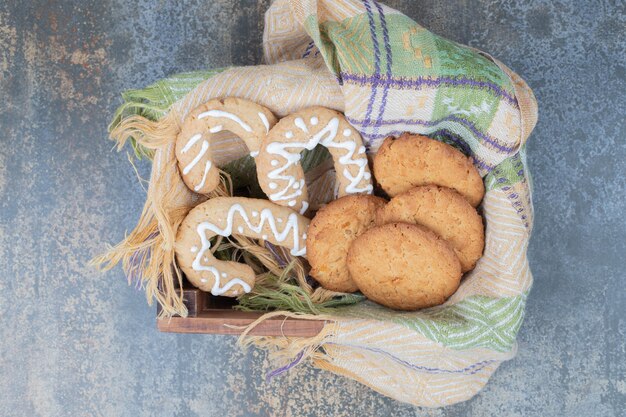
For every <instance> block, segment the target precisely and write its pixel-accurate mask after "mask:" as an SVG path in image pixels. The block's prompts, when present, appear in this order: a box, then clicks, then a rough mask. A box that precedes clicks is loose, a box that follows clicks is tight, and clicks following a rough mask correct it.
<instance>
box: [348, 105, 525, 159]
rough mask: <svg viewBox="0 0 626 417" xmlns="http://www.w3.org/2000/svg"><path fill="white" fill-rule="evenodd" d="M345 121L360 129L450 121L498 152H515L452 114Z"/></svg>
mask: <svg viewBox="0 0 626 417" xmlns="http://www.w3.org/2000/svg"><path fill="white" fill-rule="evenodd" d="M346 119H347V120H348V121H349V122H350V123H351V124H353V125H359V126H362V127H381V126H389V125H398V124H404V125H417V126H436V125H438V124H439V123H441V122H447V121H452V122H456V123H459V124H462V125H464V126H465V127H467V128H468V129H470V130H471V131H472V133H474V135H476V136H477V137H478V138H480V139H481V140H483V141H484V142H486V143H488V144H489V145H491V146H492V147H493V148H495V149H497V150H498V151H501V152H506V153H510V152H513V151H514V150H515V148H512V147H510V146H506V145H502V144H501V143H500V141H499V140H498V139H496V138H494V137H491V136H489V135H487V134H486V133H483V132H481V131H480V130H478V128H477V127H476V126H475V125H474V124H473V123H472V122H470V121H469V120H466V119H462V118H460V117H457V116H455V115H454V114H451V115H449V116H446V117H443V118H441V119H437V120H421V119H393V120H383V121H381V122H378V121H371V120H369V121H368V120H366V119H364V120H359V119H354V118H348V117H346Z"/></svg>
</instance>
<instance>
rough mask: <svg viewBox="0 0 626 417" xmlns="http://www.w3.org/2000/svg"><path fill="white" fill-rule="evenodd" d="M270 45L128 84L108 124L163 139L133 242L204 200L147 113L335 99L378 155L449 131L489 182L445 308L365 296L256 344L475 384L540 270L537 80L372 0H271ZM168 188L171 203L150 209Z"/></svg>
mask: <svg viewBox="0 0 626 417" xmlns="http://www.w3.org/2000/svg"><path fill="white" fill-rule="evenodd" d="M263 46H264V53H265V61H266V64H267V65H259V66H252V67H238V68H226V69H221V70H214V71H207V72H196V73H189V74H184V75H179V76H175V77H172V78H168V79H165V80H162V81H160V82H158V83H156V84H155V85H153V86H151V87H148V88H146V89H143V90H135V91H131V92H127V93H126V95H125V100H126V103H125V104H124V105H123V106H122V107H121V108H120V110H119V112H118V114H117V115H116V119H115V121H114V124H113V127H114V132H115V129H117V136H118V138H119V137H122V138H129V137H141V138H142V140H141V141H140V142H142V143H144V144H146V143H148V144H152V145H153V146H152V148H153V149H156V154H155V158H154V164H153V171H152V177H151V181H150V189H149V194H148V202H147V203H146V208H145V209H144V215H143V216H142V219H144V220H143V225H142V224H140V225H138V229H140V228H141V227H142V226H143V229H145V230H147V231H146V232H145V233H143V234H139V235H138V237H137V239H136V243H135V246H133V247H136V248H137V249H138V250H139V249H141V248H145V247H146V245H152V247H153V248H156V247H157V246H158V247H159V248H164V249H159V250H164V251H168V250H170V251H171V249H172V247H173V246H172V245H173V241H172V237H171V236H173V230H175V228H176V227H177V224H178V223H179V222H180V220H181V219H180V218H176V217H175V216H174V215H172V214H171V213H174V212H176V208H177V207H179V206H180V207H185V206H187V207H188V206H190V205H193V204H195V201H196V200H197V198H198V197H197V196H195V195H194V194H192V193H191V192H190V191H189V190H188V189H187V188H186V187H184V185H183V184H182V182H181V180H180V178H179V175H178V174H177V171H176V163H175V159H174V154H173V141H174V139H175V136H176V135H175V134H174V133H173V132H174V131H169V132H168V131H167V129H165V131H163V130H161V131H158V132H157V131H156V130H155V128H154V126H152V125H150V124H149V123H148V120H152V121H157V120H158V121H159V122H162V121H163V120H166V119H167V118H169V119H170V121H173V125H174V126H178V125H179V124H180V122H182V120H183V119H184V118H185V116H186V115H187V114H188V113H189V112H190V111H191V110H192V109H193V108H195V107H196V106H198V105H200V104H201V103H204V102H206V101H207V100H209V99H212V98H216V97H226V96H236V97H241V98H245V99H248V100H252V101H255V102H258V103H260V104H262V105H264V106H266V107H268V108H269V109H271V110H272V111H273V112H274V113H275V114H276V115H277V116H279V117H282V116H284V115H287V114H289V113H291V112H293V111H296V110H299V109H302V108H305V107H309V106H313V105H319V106H326V107H330V108H334V109H336V110H339V111H342V112H344V113H345V114H346V116H347V118H348V120H349V121H350V123H351V124H352V125H354V126H355V127H356V128H357V129H358V130H359V131H360V132H361V135H362V136H363V138H364V141H365V142H366V144H367V150H368V152H369V153H371V154H374V153H375V152H376V151H377V149H378V147H379V146H380V144H381V143H382V141H383V140H384V138H385V137H387V136H389V135H398V134H400V133H402V132H407V131H408V132H414V133H420V134H425V135H428V136H430V137H433V138H436V139H438V140H441V141H444V142H446V143H450V144H452V145H453V146H456V147H457V148H459V149H461V150H462V151H463V152H465V153H466V154H468V155H470V156H471V158H472V159H473V161H474V164H475V165H476V167H477V168H478V169H479V171H480V173H481V175H482V176H483V178H484V181H485V187H486V194H485V198H484V200H483V203H482V205H481V207H480V210H481V211H482V214H483V215H484V219H485V224H486V239H485V253H484V256H483V258H482V259H480V261H479V262H478V264H477V266H476V268H475V269H474V270H473V271H472V272H470V273H468V274H467V275H466V276H465V278H464V280H463V282H462V284H461V287H460V288H459V290H458V291H457V292H456V293H455V294H454V295H453V296H452V297H451V298H450V299H449V300H448V301H447V302H446V303H445V304H444V305H441V306H438V307H434V308H430V309H426V310H421V311H417V312H397V311H392V310H389V309H386V308H384V307H381V306H378V305H376V304H374V303H371V302H367V301H366V302H362V303H359V304H356V305H352V306H348V307H342V308H338V309H336V310H335V312H334V313H333V314H331V316H330V317H326V319H327V324H326V327H325V328H324V331H323V332H322V334H321V335H320V336H318V337H316V338H312V339H310V340H306V339H305V340H302V339H285V338H265V339H255V343H257V344H258V345H260V346H270V347H274V348H275V349H276V348H277V349H279V351H280V352H282V354H283V357H285V356H287V357H291V359H292V362H291V363H290V364H289V365H288V366H286V367H285V368H284V369H288V368H289V367H291V366H292V365H294V364H296V363H298V362H299V361H301V360H302V359H303V358H305V357H308V358H310V359H311V360H312V361H313V363H314V365H315V366H318V367H320V368H322V369H326V370H329V371H332V372H335V373H338V374H341V375H344V376H346V377H349V378H353V379H355V380H357V381H360V382H362V383H363V384H366V385H367V386H369V387H371V388H373V389H375V390H376V391H379V392H381V393H383V394H385V395H388V396H390V397H392V398H395V399H397V400H400V401H404V402H407V403H411V404H414V405H419V406H428V407H437V406H443V405H447V404H452V403H456V402H459V401H463V400H466V399H468V398H470V397H472V396H473V395H474V394H476V393H477V392H478V391H479V390H480V389H481V388H482V387H483V386H484V385H485V383H486V382H487V380H488V378H489V377H490V375H491V374H492V373H493V372H494V371H495V370H496V368H497V367H498V366H499V364H500V363H501V362H502V361H504V360H507V359H510V358H512V357H513V356H514V355H515V350H516V343H515V338H516V334H517V332H518V329H519V327H520V325H521V322H522V319H523V316H524V306H525V301H526V297H527V295H528V292H529V290H530V287H531V283H532V276H531V272H530V270H529V266H528V260H527V257H526V251H527V246H528V241H529V237H530V232H531V228H532V220H533V211H532V199H531V188H530V175H529V172H528V167H527V163H526V154H525V146H524V145H525V142H526V140H527V139H528V136H529V135H530V132H531V131H532V129H533V128H534V126H535V123H536V120H537V105H536V102H535V99H534V96H533V94H532V91H531V90H530V89H529V88H528V86H527V85H526V84H525V83H524V81H523V80H522V79H521V78H519V77H518V76H517V75H516V74H515V73H513V72H512V71H511V70H509V69H508V68H507V67H505V66H504V65H503V64H502V63H500V62H498V61H497V60H495V59H494V58H492V57H490V56H488V55H487V54H484V53H482V52H480V51H477V50H474V49H472V48H469V47H466V46H462V45H459V44H456V43H454V42H452V41H449V40H446V39H443V38H441V37H439V36H437V35H435V34H433V33H431V32H429V31H428V30H426V29H424V28H423V27H421V26H419V25H418V24H416V23H415V22H414V21H413V20H411V19H410V18H408V17H407V16H405V15H403V14H402V13H400V12H398V11H396V10H393V9H391V8H389V7H387V6H385V5H383V4H381V3H378V2H377V1H374V0H342V1H333V0H276V1H275V2H274V3H273V4H272V5H271V7H270V9H269V10H268V11H267V13H266V15H265V33H264V38H263ZM137 116H139V117H140V118H141V117H143V118H145V119H146V120H147V121H146V122H145V123H142V122H140V121H138V120H139V119H137ZM120 129H121V131H120ZM120 132H121V133H120ZM163 132H165V133H163ZM122 142H123V140H122ZM214 142H215V145H212V146H214V158H215V160H216V163H217V164H218V165H220V166H221V165H224V164H227V163H229V162H230V161H233V160H236V159H238V158H241V157H242V156H244V155H246V149H245V147H242V145H241V143H240V142H239V141H237V140H236V139H235V138H232V137H229V136H228V133H224V134H223V135H222V136H220V137H218V138H217V139H215V140H214ZM138 149H143V148H141V147H138ZM164 183H165V184H167V186H166V187H164V186H163V184H164ZM172 189H173V190H174V191H172ZM166 193H167V195H168V196H169V197H171V196H172V195H174V196H175V197H176V198H174V199H173V200H174V201H175V202H176V203H175V204H173V205H172V207H165V208H163V207H161V208H158V209H157V208H155V201H159V199H160V198H162V197H163V196H164V195H165V194H166ZM149 225H152V226H149ZM156 231H158V232H159V233H156ZM149 232H150V233H149ZM168 235H169V236H170V237H169V238H168V237H167V236H168ZM155 236H156V237H155ZM163 236H165V237H163ZM131 238H132V235H131ZM151 239H161V240H160V241H158V242H157V241H156V240H151ZM146 242H147V243H146ZM157 243H158V245H157ZM142 245H143V246H142ZM130 246H131V245H130V244H129V247H130ZM155 250H156V249H155ZM153 254H154V253H153ZM168 259H169V260H168ZM118 260H120V259H118ZM146 262H147V261H146ZM167 262H171V258H166V260H165V261H163V262H162V264H161V265H160V267H161V268H162V269H163V271H164V272H163V273H164V275H163V276H161V277H160V280H161V281H160V282H159V283H156V284H153V285H148V287H147V292H148V295H149V297H150V298H152V297H153V296H156V297H157V299H158V300H159V302H161V303H162V304H164V306H165V307H166V309H167V308H169V309H170V312H179V313H180V312H182V311H181V310H182V309H184V306H182V304H181V303H180V300H176V299H174V298H172V297H165V296H163V291H164V288H165V289H167V288H172V286H173V281H174V277H172V276H171V273H170V275H169V276H168V275H167V269H168V267H169V264H167ZM135 264H136V262H135ZM129 265H131V266H130V269H131V271H130V272H131V273H132V272H133V271H132V265H133V262H132V261H131V262H129ZM144 272H145V271H144ZM153 272H154V271H153ZM148 275H150V274H148ZM168 280H169V281H168ZM183 313H184V312H183ZM306 347H308V348H309V349H308V350H307V349H306ZM303 352H308V353H307V354H303Z"/></svg>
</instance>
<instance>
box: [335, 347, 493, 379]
mask: <svg viewBox="0 0 626 417" xmlns="http://www.w3.org/2000/svg"><path fill="white" fill-rule="evenodd" d="M328 344H337V343H332V342H328ZM337 345H338V346H349V347H353V348H357V349H363V350H367V351H370V352H374V353H380V354H382V355H385V356H388V357H390V358H391V359H392V360H394V361H395V362H398V363H400V364H401V365H402V366H406V367H408V368H411V369H414V370H416V371H424V372H428V373H430V374H469V375H474V374H475V373H477V372H479V371H480V370H481V369H483V368H484V367H485V366H487V365H489V364H491V363H494V362H498V361H496V360H494V359H489V360H486V361H482V362H477V363H475V364H473V365H470V366H468V367H466V368H462V369H441V368H431V367H428V366H419V365H414V364H412V363H410V362H407V361H405V360H404V359H400V358H398V357H397V356H395V355H392V354H391V353H389V352H386V351H384V350H382V349H378V348H372V347H365V346H359V345H351V344H348V343H340V344H337Z"/></svg>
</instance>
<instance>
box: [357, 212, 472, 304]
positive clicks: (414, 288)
mask: <svg viewBox="0 0 626 417" xmlns="http://www.w3.org/2000/svg"><path fill="white" fill-rule="evenodd" d="M348 269H349V270H350V275H351V276H352V279H353V280H354V282H356V284H357V285H358V287H359V289H360V290H361V292H362V293H363V294H365V296H366V297H367V298H369V299H371V300H373V301H375V302H377V303H379V304H382V305H384V306H387V307H389V308H393V309H397V310H416V309H418V308H424V307H431V306H435V305H438V304H441V303H443V302H444V301H445V300H446V299H447V298H448V297H449V296H450V295H452V294H453V293H454V292H455V291H456V289H457V288H458V287H459V283H460V282H461V264H460V263H459V259H458V258H457V256H456V255H455V254H454V251H453V250H452V248H451V247H450V246H449V245H448V243H446V241H444V240H443V239H441V238H440V237H438V236H437V235H436V234H435V233H433V232H431V231H430V230H428V229H426V228H424V227H422V226H418V225H413V224H406V223H389V224H386V225H384V226H379V227H374V228H372V229H370V230H368V231H367V232H365V233H363V234H362V235H361V236H359V237H358V238H356V240H355V241H354V243H352V246H350V251H349V252H348Z"/></svg>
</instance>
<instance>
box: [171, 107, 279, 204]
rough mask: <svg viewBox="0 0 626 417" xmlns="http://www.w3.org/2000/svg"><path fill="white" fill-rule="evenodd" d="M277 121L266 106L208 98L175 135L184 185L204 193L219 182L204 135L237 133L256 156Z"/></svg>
mask: <svg viewBox="0 0 626 417" xmlns="http://www.w3.org/2000/svg"><path fill="white" fill-rule="evenodd" d="M276 121H277V119H276V117H275V116H274V114H272V112H271V111H269V110H268V109H267V108H265V107H263V106H261V105H259V104H256V103H253V102H251V101H248V100H243V99H239V98H234V97H228V98H225V99H222V100H218V99H214V100H210V101H208V102H206V103H204V104H202V105H200V106H198V107H196V108H195V109H194V110H193V111H192V112H191V113H189V115H188V116H187V117H186V118H185V121H184V123H183V125H182V128H181V130H180V133H179V134H178V137H177V138H176V159H177V160H178V168H179V170H180V173H181V175H182V178H183V181H184V182H185V184H186V185H187V187H189V189H191V190H193V191H195V192H197V193H201V194H207V193H209V192H211V191H213V190H214V189H215V187H217V185H218V184H219V181H220V175H219V169H218V167H216V166H215V164H214V163H213V161H212V158H211V146H210V145H211V144H210V141H209V138H208V136H207V134H211V133H217V132H221V131H225V130H227V131H230V132H232V133H234V134H235V135H237V136H239V137H240V138H241V139H242V140H243V141H244V143H245V144H246V146H247V147H248V149H249V150H250V155H251V156H252V157H256V156H257V155H258V153H259V148H260V146H261V143H262V142H263V139H264V138H265V136H266V135H267V133H268V132H269V131H270V129H271V128H272V127H273V126H274V124H276Z"/></svg>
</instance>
